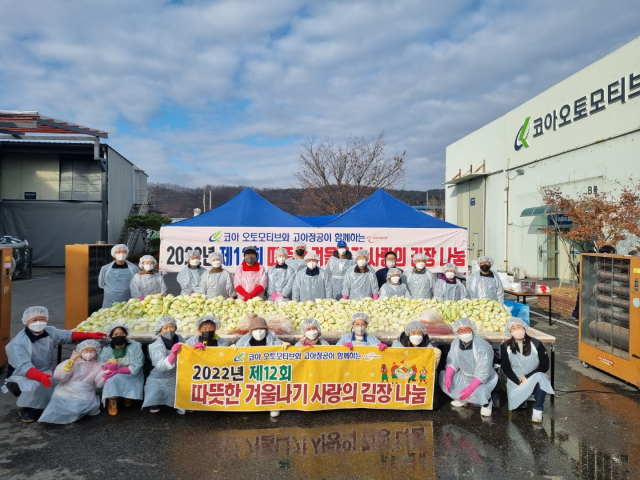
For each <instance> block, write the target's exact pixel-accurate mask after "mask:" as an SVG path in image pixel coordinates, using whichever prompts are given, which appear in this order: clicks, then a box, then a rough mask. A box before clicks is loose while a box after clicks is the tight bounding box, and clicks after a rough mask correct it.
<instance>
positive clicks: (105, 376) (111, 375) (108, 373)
mask: <svg viewBox="0 0 640 480" xmlns="http://www.w3.org/2000/svg"><path fill="white" fill-rule="evenodd" d="M115 374H116V371H115V370H109V371H108V372H104V373H103V374H102V376H103V377H104V381H105V382H106V381H107V380H109V379H110V378H111V377H113V376H114V375H115Z"/></svg>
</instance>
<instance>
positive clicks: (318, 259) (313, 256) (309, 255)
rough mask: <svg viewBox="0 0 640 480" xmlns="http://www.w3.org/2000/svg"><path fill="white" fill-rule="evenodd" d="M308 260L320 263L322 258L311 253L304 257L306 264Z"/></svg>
mask: <svg viewBox="0 0 640 480" xmlns="http://www.w3.org/2000/svg"><path fill="white" fill-rule="evenodd" d="M307 260H316V261H318V262H319V261H320V257H319V256H318V254H317V253H315V252H309V253H307V254H306V255H305V256H304V261H305V262H306V261H307Z"/></svg>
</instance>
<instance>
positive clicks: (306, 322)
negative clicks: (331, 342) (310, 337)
mask: <svg viewBox="0 0 640 480" xmlns="http://www.w3.org/2000/svg"><path fill="white" fill-rule="evenodd" d="M310 325H313V326H314V327H316V328H317V329H318V335H322V329H321V328H320V324H319V323H318V321H317V320H316V319H315V318H307V319H306V320H303V321H302V323H300V331H301V332H302V333H303V334H304V331H305V330H306V329H307V327H308V326H310Z"/></svg>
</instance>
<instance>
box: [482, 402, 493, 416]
mask: <svg viewBox="0 0 640 480" xmlns="http://www.w3.org/2000/svg"><path fill="white" fill-rule="evenodd" d="M492 407H493V401H491V402H489V405H487V406H486V407H481V408H480V415H482V416H483V417H490V416H491V412H492Z"/></svg>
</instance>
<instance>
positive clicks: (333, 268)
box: [326, 240, 355, 300]
mask: <svg viewBox="0 0 640 480" xmlns="http://www.w3.org/2000/svg"><path fill="white" fill-rule="evenodd" d="M354 265H355V262H354V261H353V255H352V254H351V252H350V251H349V248H348V247H347V242H345V241H342V240H341V241H339V242H338V248H336V251H335V252H333V256H332V257H331V258H330V259H329V261H328V262H327V267H326V268H327V270H328V271H329V273H331V285H332V288H331V289H332V290H333V298H335V299H336V300H340V299H341V298H342V284H343V282H344V276H345V275H346V274H347V270H349V269H350V268H353V266H354Z"/></svg>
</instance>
